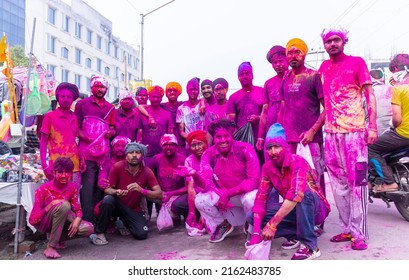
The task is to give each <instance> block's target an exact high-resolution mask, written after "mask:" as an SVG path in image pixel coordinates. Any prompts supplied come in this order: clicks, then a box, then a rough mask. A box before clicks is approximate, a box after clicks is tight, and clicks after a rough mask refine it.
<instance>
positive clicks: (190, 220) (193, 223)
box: [186, 212, 196, 227]
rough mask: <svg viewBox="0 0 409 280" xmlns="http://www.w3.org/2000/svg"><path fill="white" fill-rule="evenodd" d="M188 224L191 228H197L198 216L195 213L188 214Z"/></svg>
mask: <svg viewBox="0 0 409 280" xmlns="http://www.w3.org/2000/svg"><path fill="white" fill-rule="evenodd" d="M186 223H187V224H188V225H189V226H191V227H195V226H196V214H195V212H189V213H188V214H187V217H186Z"/></svg>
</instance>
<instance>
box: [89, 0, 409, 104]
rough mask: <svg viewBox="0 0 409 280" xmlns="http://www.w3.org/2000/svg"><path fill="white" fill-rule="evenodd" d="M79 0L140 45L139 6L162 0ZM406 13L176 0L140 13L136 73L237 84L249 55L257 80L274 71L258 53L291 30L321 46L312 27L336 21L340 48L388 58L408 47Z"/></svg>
mask: <svg viewBox="0 0 409 280" xmlns="http://www.w3.org/2000/svg"><path fill="white" fill-rule="evenodd" d="M84 1H85V2H86V3H88V4H89V5H91V6H92V7H94V8H95V9H96V10H98V11H99V12H100V13H101V14H102V15H103V16H105V17H106V18H108V19H109V20H111V21H112V23H113V34H114V35H115V36H116V37H119V38H120V39H121V40H123V41H125V42H127V43H128V44H131V45H133V46H134V47H135V48H139V46H140V38H141V25H140V22H141V16H140V14H141V13H142V14H147V13H149V12H150V11H152V10H154V9H156V8H157V7H159V6H161V5H163V4H165V3H167V2H169V0H149V1H147V0H145V1H142V0H115V1H107V0H84ZM408 14H409V1H407V0H388V1H384V0H382V1H380V0H367V1H359V0H343V1H328V0H325V1H324V0H323V1H321V0H318V1H305V0H293V1H273V0H253V1H249V0H246V1H245V0H176V1H174V2H173V3H171V4H169V5H167V6H165V7H163V8H161V9H159V10H157V11H155V12H153V13H151V14H149V15H147V16H146V17H145V24H144V34H145V36H144V49H145V55H144V77H145V78H147V79H151V80H153V83H154V84H158V85H160V86H162V87H165V85H166V83H167V82H169V81H177V82H179V83H181V85H182V87H183V91H184V92H185V86H186V82H187V81H188V80H189V79H190V78H192V77H199V78H201V80H203V79H206V78H209V79H211V80H213V79H216V78H218V77H224V78H226V79H227V80H228V82H229V84H230V89H231V90H237V89H238V88H239V87H240V84H239V82H238V80H237V68H238V65H239V64H240V63H241V62H243V61H250V62H251V63H252V65H253V71H254V84H255V85H259V86H263V84H264V82H265V81H266V80H267V79H268V78H270V77H271V76H272V75H273V74H274V72H273V70H272V68H271V65H270V64H269V63H268V62H267V60H266V53H267V51H268V50H269V49H270V48H271V47H272V46H273V45H276V44H279V45H283V46H285V44H286V43H287V42H288V40H289V39H291V38H294V37H298V38H301V39H303V40H304V41H305V42H306V43H307V45H308V47H309V50H310V51H322V50H323V47H322V41H321V38H320V36H319V34H320V33H321V31H322V30H323V29H324V28H325V27H329V26H336V25H341V26H343V27H345V28H346V29H347V30H349V31H350V32H349V38H350V41H349V43H348V44H347V47H346V52H347V53H349V54H353V55H359V56H362V57H364V58H369V57H371V58H379V59H389V58H390V57H391V55H392V54H394V53H399V52H409V23H408V22H409V20H408ZM405 18H406V19H405ZM322 58H323V54H319V55H309V56H308V57H307V61H308V64H309V65H310V66H311V67H312V68H317V67H319V65H320V63H321V60H322ZM325 58H326V56H325ZM182 99H184V96H182Z"/></svg>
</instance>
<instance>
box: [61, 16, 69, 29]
mask: <svg viewBox="0 0 409 280" xmlns="http://www.w3.org/2000/svg"><path fill="white" fill-rule="evenodd" d="M62 29H63V30H64V31H65V32H70V18H69V17H68V16H67V15H65V16H63V17H62Z"/></svg>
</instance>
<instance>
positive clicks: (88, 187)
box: [74, 76, 115, 223]
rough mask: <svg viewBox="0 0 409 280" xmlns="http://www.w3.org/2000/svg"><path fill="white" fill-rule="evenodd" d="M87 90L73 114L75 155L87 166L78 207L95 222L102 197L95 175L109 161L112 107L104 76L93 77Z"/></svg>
mask: <svg viewBox="0 0 409 280" xmlns="http://www.w3.org/2000/svg"><path fill="white" fill-rule="evenodd" d="M90 87H91V93H92V95H91V96H90V97H87V98H85V99H82V100H80V101H78V102H77V103H76V104H75V111H74V113H75V115H76V116H77V118H78V124H79V134H78V136H79V145H78V152H79V155H80V157H83V158H84V159H85V165H86V169H85V171H84V173H82V188H81V190H80V199H81V207H82V210H83V213H84V219H85V220H87V221H90V222H92V223H94V222H95V216H94V206H95V205H96V204H97V203H98V202H99V201H100V200H101V198H102V192H101V190H100V189H99V188H98V187H97V182H98V172H99V167H100V165H101V163H102V162H103V161H104V159H105V158H109V149H110V147H109V139H110V138H111V137H113V136H114V135H115V107H114V106H113V105H112V104H111V103H109V102H108V101H107V100H105V95H106V93H107V90H108V87H109V84H108V81H107V80H106V79H105V78H104V77H101V76H93V77H92V78H91V81H90Z"/></svg>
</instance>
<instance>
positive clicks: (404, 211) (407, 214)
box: [394, 182, 409, 222]
mask: <svg viewBox="0 0 409 280" xmlns="http://www.w3.org/2000/svg"><path fill="white" fill-rule="evenodd" d="M408 183H409V182H407V183H402V182H401V185H402V190H403V191H407V192H408V191H409V185H408ZM394 203H395V206H396V209H398V212H399V213H400V214H401V215H402V217H403V218H404V219H405V220H406V221H408V222H409V206H406V207H405V205H404V204H403V203H400V202H396V201H394Z"/></svg>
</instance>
